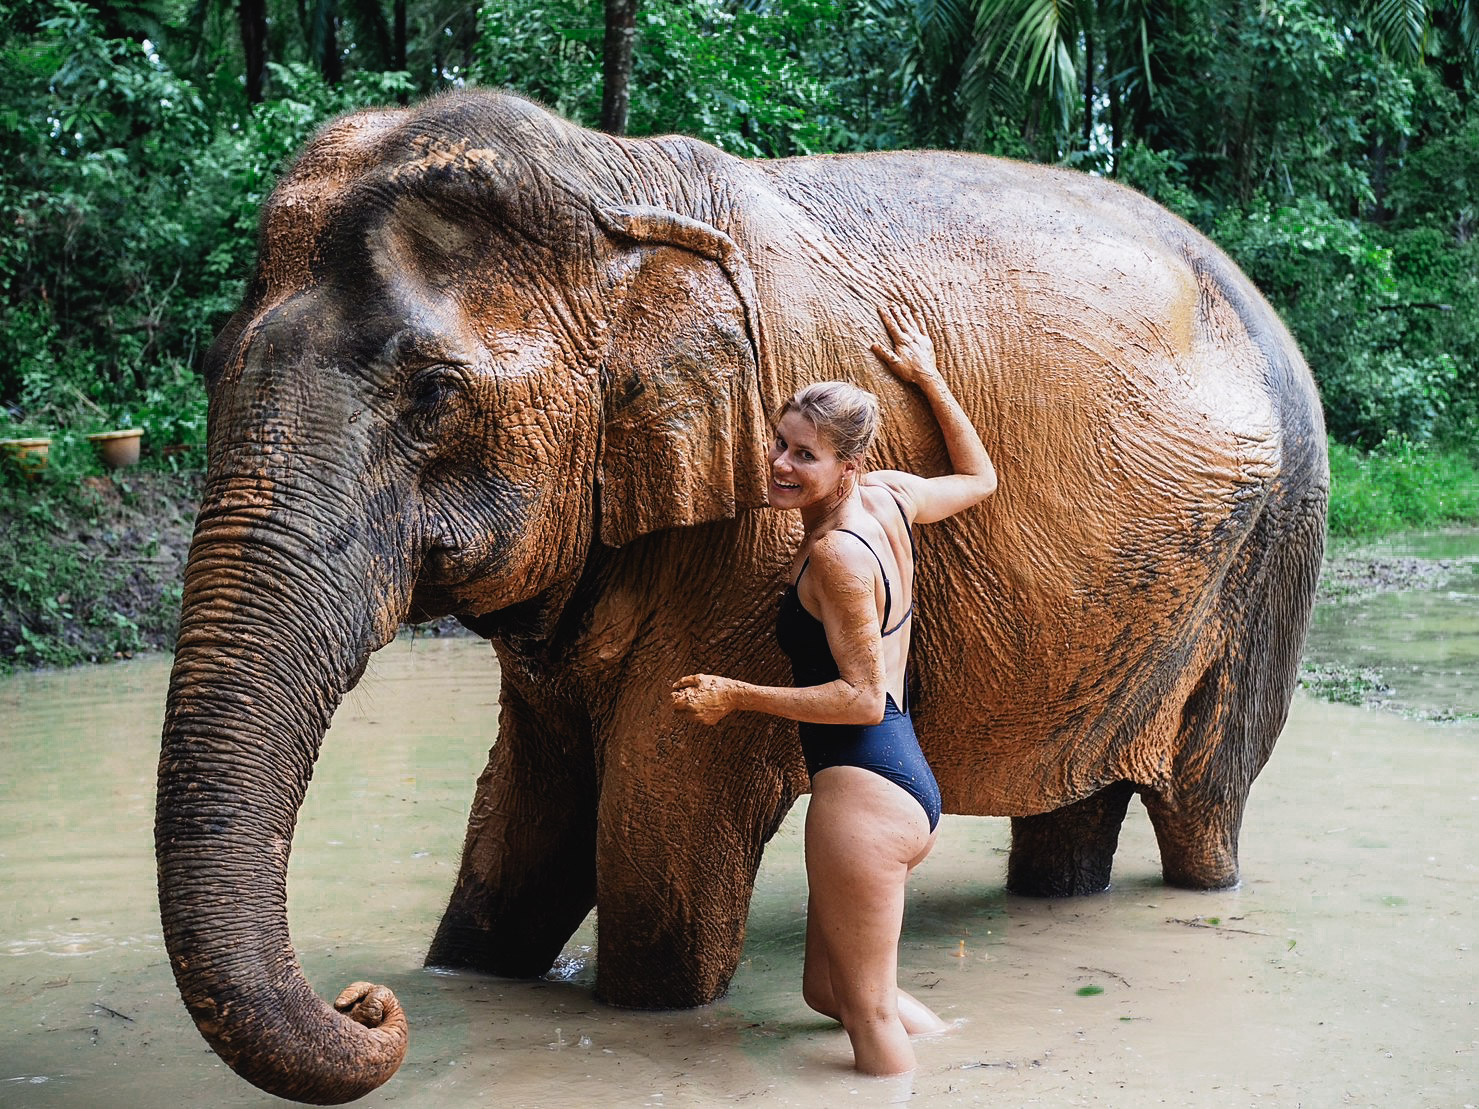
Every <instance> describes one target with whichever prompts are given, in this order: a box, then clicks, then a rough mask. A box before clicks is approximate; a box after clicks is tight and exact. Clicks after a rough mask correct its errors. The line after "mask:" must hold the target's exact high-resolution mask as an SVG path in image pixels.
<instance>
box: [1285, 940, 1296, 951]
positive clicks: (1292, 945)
mask: <svg viewBox="0 0 1479 1109" xmlns="http://www.w3.org/2000/svg"><path fill="white" fill-rule="evenodd" d="M1298 942H1299V941H1298V940H1290V941H1289V946H1288V948H1287V949H1286V950H1289V951H1293V950H1294V945H1295V944H1296V943H1298Z"/></svg>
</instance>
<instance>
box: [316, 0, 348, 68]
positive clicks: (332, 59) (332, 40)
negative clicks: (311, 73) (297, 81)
mask: <svg viewBox="0 0 1479 1109" xmlns="http://www.w3.org/2000/svg"><path fill="white" fill-rule="evenodd" d="M328 9H329V10H328V11H327V12H326V13H325V14H324V52H323V57H322V58H321V59H319V61H320V65H321V66H322V68H323V75H324V80H325V81H327V82H328V83H329V84H331V85H337V84H338V83H339V82H340V81H341V80H343V78H344V62H343V59H341V58H340V57H339V5H338V4H337V3H335V2H333V0H330V3H329V5H328Z"/></svg>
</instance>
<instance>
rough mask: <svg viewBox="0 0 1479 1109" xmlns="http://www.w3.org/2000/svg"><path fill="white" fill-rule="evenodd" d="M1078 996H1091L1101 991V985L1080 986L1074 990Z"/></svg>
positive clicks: (1102, 990)
mask: <svg viewBox="0 0 1479 1109" xmlns="http://www.w3.org/2000/svg"><path fill="white" fill-rule="evenodd" d="M1074 992H1076V993H1077V994H1078V995H1079V997H1093V996H1094V995H1095V994H1099V993H1103V992H1104V987H1103V986H1080V987H1079V988H1078V989H1077V990H1076V991H1074Z"/></svg>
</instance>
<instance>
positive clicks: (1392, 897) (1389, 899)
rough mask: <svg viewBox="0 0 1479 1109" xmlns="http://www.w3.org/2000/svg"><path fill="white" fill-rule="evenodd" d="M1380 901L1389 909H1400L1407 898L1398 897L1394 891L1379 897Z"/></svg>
mask: <svg viewBox="0 0 1479 1109" xmlns="http://www.w3.org/2000/svg"><path fill="white" fill-rule="evenodd" d="M1381 903H1382V904H1383V905H1385V906H1386V907H1387V908H1389V909H1400V908H1401V907H1402V906H1403V905H1405V904H1407V898H1405V897H1398V896H1397V895H1396V894H1395V893H1389V894H1387V895H1386V896H1385V897H1383V898H1382V899H1381Z"/></svg>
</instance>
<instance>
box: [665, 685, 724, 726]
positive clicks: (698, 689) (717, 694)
mask: <svg viewBox="0 0 1479 1109" xmlns="http://www.w3.org/2000/svg"><path fill="white" fill-rule="evenodd" d="M733 687H734V683H733V682H731V681H730V680H729V679H728V678H719V677H715V676H714V675H713V674H689V675H688V676H687V677H683V678H679V679H678V680H677V681H676V682H674V683H673V691H672V699H673V711H674V712H676V713H678V714H679V715H680V716H689V717H692V718H693V719H695V720H697V721H698V722H699V723H700V724H716V723H718V722H719V721H720V720H723V719H724V718H725V717H726V716H728V715H729V713H730V712H731V711H732V710H733V708H734V704H733V701H732V699H731V697H730V693H731V692H732V691H733Z"/></svg>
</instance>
